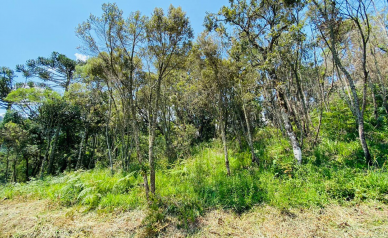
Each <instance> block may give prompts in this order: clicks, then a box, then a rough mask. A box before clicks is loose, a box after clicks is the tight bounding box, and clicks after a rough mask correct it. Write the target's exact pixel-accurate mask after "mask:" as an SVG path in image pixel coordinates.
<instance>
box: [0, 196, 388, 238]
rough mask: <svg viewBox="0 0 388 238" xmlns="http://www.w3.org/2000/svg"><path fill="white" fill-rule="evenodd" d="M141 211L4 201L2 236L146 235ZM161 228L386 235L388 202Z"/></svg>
mask: <svg viewBox="0 0 388 238" xmlns="http://www.w3.org/2000/svg"><path fill="white" fill-rule="evenodd" d="M145 217H146V213H145V212H144V211H142V210H130V211H113V212H108V213H107V212H101V211H98V210H93V211H89V212H85V208H84V207H79V206H76V207H63V206H58V205H57V204H54V203H53V202H52V201H48V200H30V201H20V200H12V201H9V200H7V201H2V202H1V203H0V226H1V227H2V229H0V236H1V237H133V236H134V237H142V236H143V237H144V236H147V234H148V233H146V232H147V231H146V227H145V226H144V224H143V223H142V220H143V219H144V218H145ZM167 219H168V221H167V222H166V223H165V224H163V225H162V226H160V227H158V228H159V229H160V230H159V232H160V233H159V235H160V236H163V237H186V236H190V237H387V236H388V206H386V205H384V204H381V203H368V204H362V205H359V206H350V207H348V206H339V205H329V206H327V207H325V208H321V209H318V208H314V209H297V208H292V209H290V210H283V209H278V208H274V207H270V206H258V207H255V208H253V209H251V210H250V211H249V212H246V213H244V214H242V215H238V214H235V213H233V212H230V211H225V210H220V209H217V210H210V211H207V212H206V213H204V215H203V216H201V217H198V218H197V221H196V224H195V227H192V228H191V229H189V230H186V229H178V228H177V227H178V224H179V222H178V221H176V218H174V217H172V216H169V217H168V218H167Z"/></svg>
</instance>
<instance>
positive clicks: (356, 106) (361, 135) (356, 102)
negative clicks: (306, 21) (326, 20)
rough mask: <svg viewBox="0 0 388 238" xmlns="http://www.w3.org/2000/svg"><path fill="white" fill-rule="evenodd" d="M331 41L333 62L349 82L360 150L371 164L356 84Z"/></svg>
mask: <svg viewBox="0 0 388 238" xmlns="http://www.w3.org/2000/svg"><path fill="white" fill-rule="evenodd" d="M332 42H333V43H332V45H331V49H330V50H331V52H332V54H333V58H334V62H335V64H336V65H337V66H338V68H339V69H340V70H341V71H342V73H343V74H344V75H345V77H346V79H347V82H348V83H349V86H350V91H351V94H352V101H353V105H354V107H353V108H354V112H355V114H356V117H357V118H356V119H357V123H358V135H359V138H360V142H361V146H362V150H363V151H364V156H365V159H366V161H367V163H368V164H371V163H372V159H371V155H370V152H369V148H368V144H367V143H366V139H365V131H364V117H363V111H361V109H360V104H359V100H358V95H357V90H356V86H355V84H354V81H353V78H352V76H351V75H350V74H349V72H348V71H347V70H346V69H345V67H344V66H343V65H342V63H341V60H340V59H339V57H338V55H337V51H336V50H335V48H334V47H335V45H334V41H332ZM365 84H366V82H364V92H363V93H364V97H366V92H365ZM365 103H366V100H365V99H364V100H363V108H365Z"/></svg>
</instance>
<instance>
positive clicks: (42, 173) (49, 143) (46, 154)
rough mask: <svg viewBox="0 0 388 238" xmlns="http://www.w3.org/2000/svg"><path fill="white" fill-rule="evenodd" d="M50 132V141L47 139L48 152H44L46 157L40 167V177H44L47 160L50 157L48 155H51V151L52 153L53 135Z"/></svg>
mask: <svg viewBox="0 0 388 238" xmlns="http://www.w3.org/2000/svg"><path fill="white" fill-rule="evenodd" d="M47 134H48V136H47V137H48V141H47V147H46V152H45V153H44V157H43V161H42V168H41V169H40V179H43V175H44V167H45V165H46V161H47V159H48V156H49V153H50V145H51V140H52V137H51V136H50V135H49V133H47Z"/></svg>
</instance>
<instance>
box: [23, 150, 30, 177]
mask: <svg viewBox="0 0 388 238" xmlns="http://www.w3.org/2000/svg"><path fill="white" fill-rule="evenodd" d="M24 159H25V160H26V181H30V178H29V174H28V170H29V167H28V155H24Z"/></svg>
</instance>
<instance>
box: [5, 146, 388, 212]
mask: <svg viewBox="0 0 388 238" xmlns="http://www.w3.org/2000/svg"><path fill="white" fill-rule="evenodd" d="M282 143H283V142H282V141H280V142H279V144H280V145H279V144H278V145H272V148H269V149H268V150H269V151H271V150H273V151H272V152H271V153H275V152H274V151H278V153H277V154H278V156H277V157H276V158H274V159H272V163H271V164H270V165H268V164H269V162H268V161H267V160H269V158H263V161H267V163H268V164H267V165H264V164H263V165H262V166H261V167H260V168H258V167H255V166H252V165H251V164H250V157H249V153H247V152H241V153H235V152H233V151H231V157H230V164H231V170H232V176H230V177H228V176H226V170H225V167H224V162H223V154H222V149H221V147H220V145H219V143H217V142H214V143H213V144H211V145H208V146H206V147H205V148H197V153H196V154H195V155H193V156H192V157H191V158H189V159H186V160H180V161H177V162H176V164H175V165H174V166H173V167H172V168H171V169H167V168H164V167H163V163H162V162H161V163H160V165H159V169H158V170H157V174H156V178H157V181H156V187H157V194H158V197H159V198H160V199H162V200H163V201H166V202H167V201H169V202H168V203H169V204H168V205H167V208H168V207H169V206H171V207H174V206H175V207H177V208H176V209H175V210H177V209H178V210H179V209H184V210H185V209H186V210H190V207H193V209H194V210H196V211H194V213H201V211H202V210H203V209H211V208H220V209H231V210H234V211H236V212H243V211H245V210H247V209H249V208H251V207H252V206H255V205H260V204H264V203H265V204H268V205H271V206H274V207H280V208H288V207H314V206H318V207H322V206H325V205H327V204H329V203H339V204H346V203H349V204H352V203H359V202H362V201H366V200H379V201H382V202H388V172H387V171H386V170H385V168H379V169H376V168H374V169H366V168H364V169H358V168H349V167H347V166H346V163H344V162H343V161H342V159H340V158H346V156H349V155H351V154H352V153H348V152H346V151H344V150H343V151H342V152H335V150H337V149H338V148H345V147H346V146H344V145H341V144H337V145H330V144H329V143H323V145H325V146H326V151H325V153H327V154H329V155H330V154H331V153H337V154H338V158H337V157H336V158H334V159H332V162H330V163H329V162H325V163H324V164H322V161H321V162H319V165H316V164H317V160H318V159H317V156H316V155H314V153H312V155H311V156H310V157H309V158H306V160H308V161H307V163H306V164H304V165H301V166H297V165H295V164H294V163H293V162H292V160H290V157H289V156H287V153H286V152H284V151H283V150H284V149H283V147H282V146H281V145H282ZM349 144H350V145H352V143H349ZM270 146H271V145H270ZM336 146H337V147H336ZM333 147H336V148H333ZM346 148H348V150H351V148H353V147H352V146H349V147H346ZM349 148H350V149H349ZM318 149H322V148H318ZM356 150H357V148H356ZM333 151H334V152H333ZM322 153H323V152H322ZM320 160H323V159H322V158H320ZM341 163H343V165H342V166H339V165H340V164H341ZM0 196H1V197H6V198H9V199H11V198H13V197H26V198H32V199H33V198H49V199H51V200H53V201H57V202H59V203H61V204H62V205H64V206H72V205H76V204H78V205H84V206H88V207H90V208H93V209H106V210H111V209H116V208H119V209H125V210H127V209H134V208H138V207H142V206H144V205H146V200H145V195H144V191H143V188H142V178H141V176H140V174H138V173H137V172H132V173H123V172H120V171H118V172H116V173H115V174H114V175H113V176H112V175H111V174H110V171H109V170H107V169H95V170H91V171H77V172H71V173H68V174H63V175H61V176H58V177H47V178H45V180H43V181H41V180H34V181H30V182H28V183H25V184H8V185H5V186H1V187H0ZM172 210H174V209H172ZM186 213H187V211H186Z"/></svg>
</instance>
